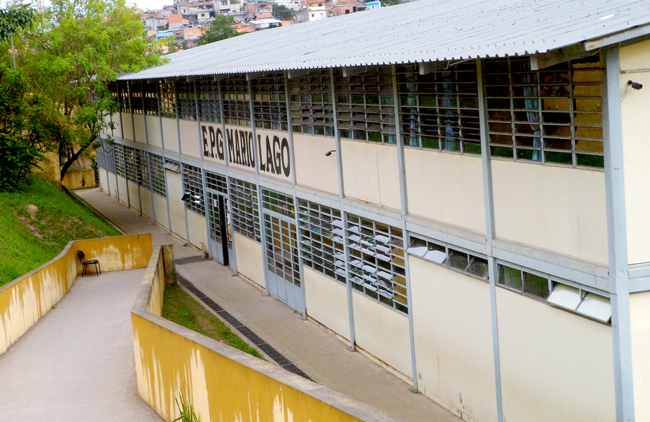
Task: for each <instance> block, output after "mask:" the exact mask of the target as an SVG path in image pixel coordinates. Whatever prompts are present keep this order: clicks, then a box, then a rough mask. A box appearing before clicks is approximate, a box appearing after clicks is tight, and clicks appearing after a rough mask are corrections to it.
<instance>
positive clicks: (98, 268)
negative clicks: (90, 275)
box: [77, 251, 102, 277]
mask: <svg viewBox="0 0 650 422" xmlns="http://www.w3.org/2000/svg"><path fill="white" fill-rule="evenodd" d="M77 258H79V262H81V265H83V266H84V267H83V270H82V271H81V276H82V277H83V276H84V275H85V274H86V271H88V266H89V265H94V266H95V274H97V276H98V277H99V275H100V274H101V273H102V266H101V265H100V264H99V261H98V260H96V259H89V260H88V261H84V259H85V258H86V254H84V253H83V252H81V251H77Z"/></svg>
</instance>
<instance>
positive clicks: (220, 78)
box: [213, 75, 228, 82]
mask: <svg viewBox="0 0 650 422" xmlns="http://www.w3.org/2000/svg"><path fill="white" fill-rule="evenodd" d="M213 78H214V81H215V82H218V81H220V80H223V79H226V78H228V75H214V76H213Z"/></svg>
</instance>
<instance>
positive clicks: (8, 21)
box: [0, 6, 36, 41]
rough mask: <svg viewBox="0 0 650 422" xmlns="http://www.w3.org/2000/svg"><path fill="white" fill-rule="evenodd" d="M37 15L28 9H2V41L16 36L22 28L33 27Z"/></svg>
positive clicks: (0, 33)
mask: <svg viewBox="0 0 650 422" xmlns="http://www.w3.org/2000/svg"><path fill="white" fill-rule="evenodd" d="M35 16H36V13H35V11H34V9H30V8H28V7H24V6H23V7H15V8H11V9H0V41H2V40H6V39H7V38H9V37H10V36H12V35H14V34H15V33H16V31H18V29H20V28H29V27H31V26H32V22H33V21H34V19H35Z"/></svg>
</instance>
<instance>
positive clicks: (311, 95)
mask: <svg viewBox="0 0 650 422" xmlns="http://www.w3.org/2000/svg"><path fill="white" fill-rule="evenodd" d="M289 92H290V94H291V128H292V130H293V132H294V133H308V134H311V135H327V136H334V113H333V106H332V94H331V93H332V86H331V80H330V74H329V71H327V70H321V71H317V72H313V73H310V74H309V75H307V76H302V77H300V78H294V79H291V80H290V81H289Z"/></svg>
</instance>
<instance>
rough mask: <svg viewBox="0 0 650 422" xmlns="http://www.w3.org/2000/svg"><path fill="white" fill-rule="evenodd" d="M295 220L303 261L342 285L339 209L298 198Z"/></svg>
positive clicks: (343, 278) (343, 254)
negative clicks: (297, 225)
mask: <svg viewBox="0 0 650 422" xmlns="http://www.w3.org/2000/svg"><path fill="white" fill-rule="evenodd" d="M298 220H299V226H300V249H301V251H302V262H303V264H304V265H306V266H307V267H309V268H311V269H313V270H315V271H318V272H319V273H321V274H325V275H326V276H329V277H331V278H333V279H335V280H337V281H339V282H341V283H343V284H345V280H346V277H345V274H346V273H345V253H344V251H343V222H342V220H341V211H339V210H337V209H335V208H332V207H328V206H325V205H320V204H317V203H315V202H310V201H306V200H304V199H298Z"/></svg>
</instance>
